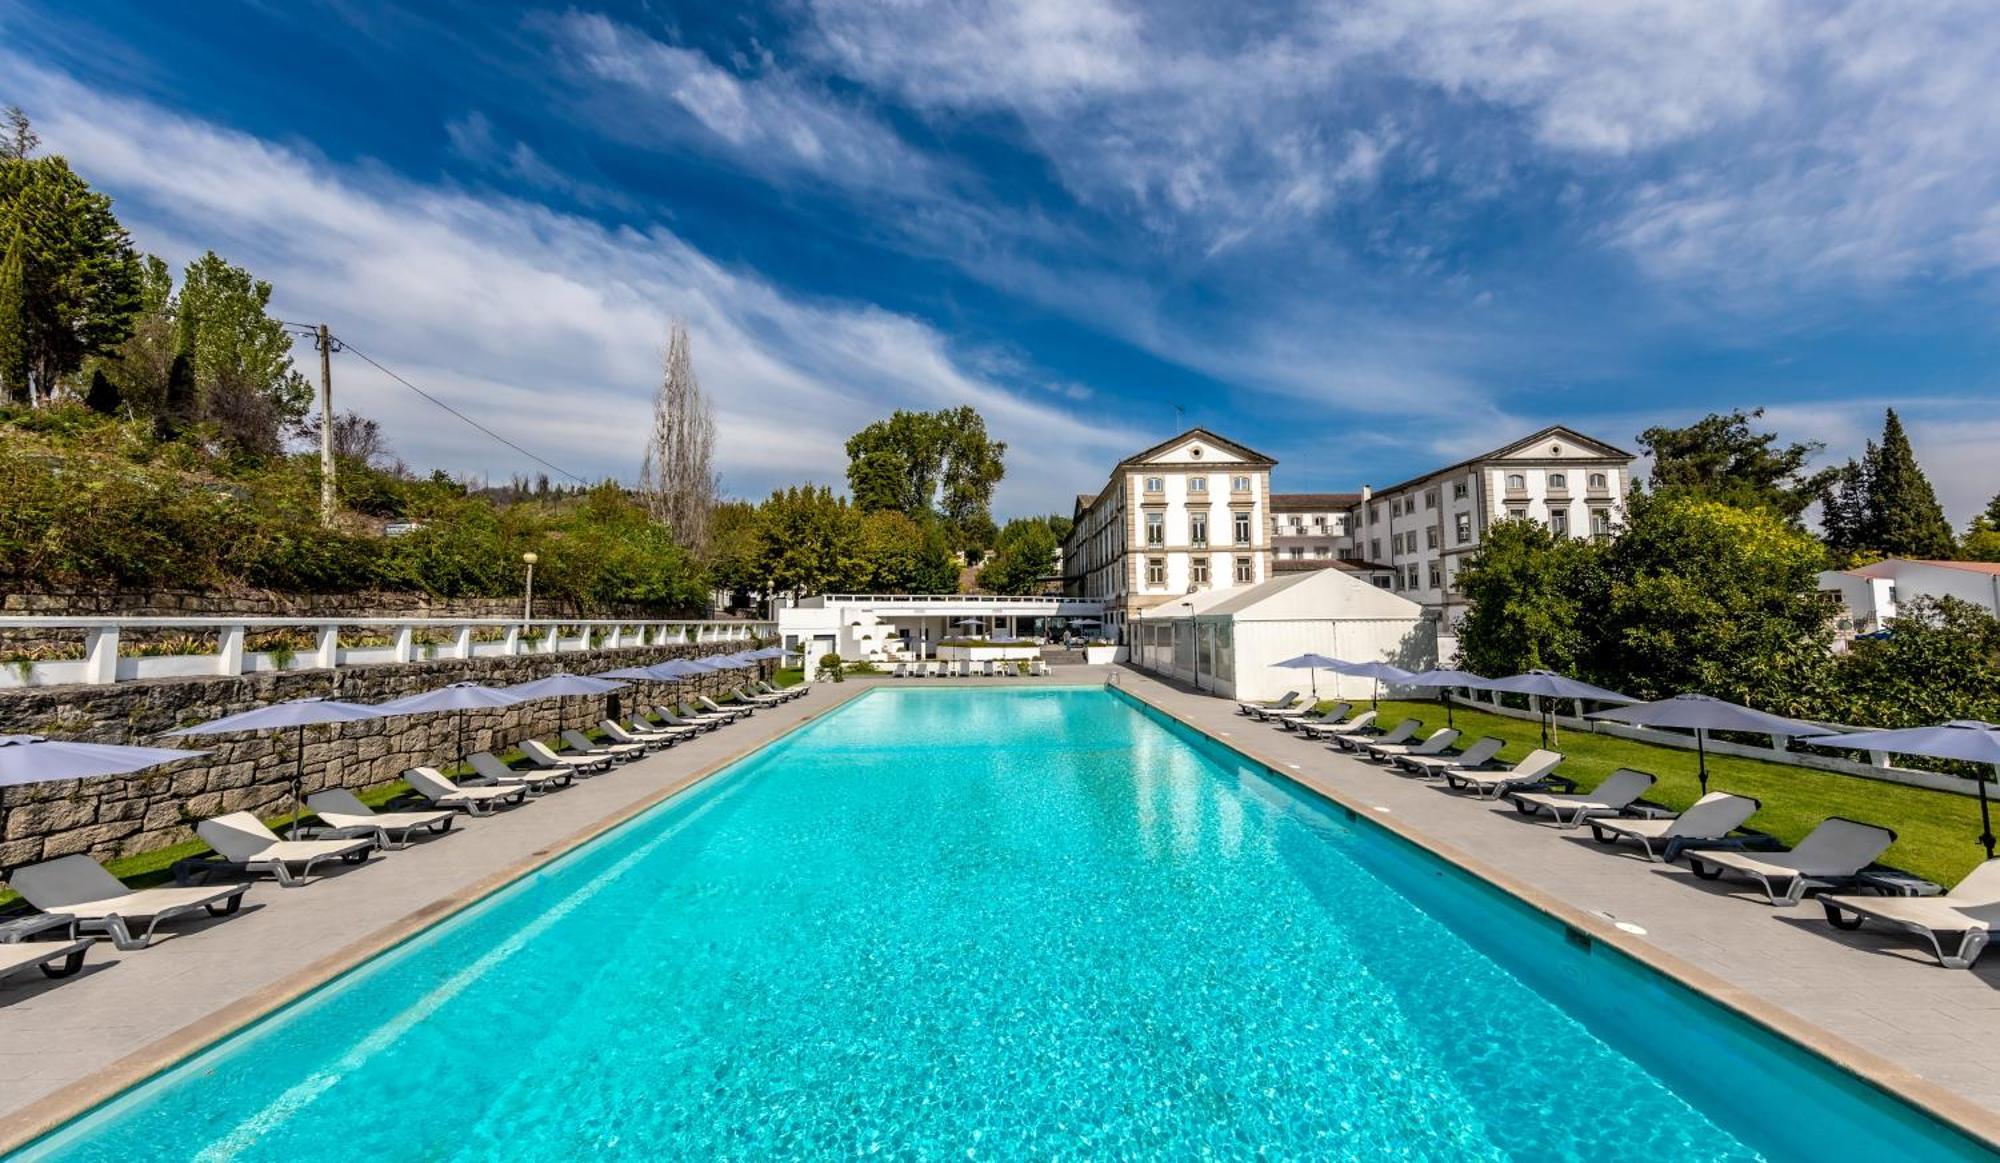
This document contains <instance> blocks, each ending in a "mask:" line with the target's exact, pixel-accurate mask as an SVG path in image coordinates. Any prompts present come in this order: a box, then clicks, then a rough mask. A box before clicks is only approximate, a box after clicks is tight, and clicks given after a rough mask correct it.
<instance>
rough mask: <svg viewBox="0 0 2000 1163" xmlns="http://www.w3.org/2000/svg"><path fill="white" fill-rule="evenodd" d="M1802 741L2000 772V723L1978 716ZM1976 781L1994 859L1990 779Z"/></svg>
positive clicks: (1983, 833)
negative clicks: (1984, 766)
mask: <svg viewBox="0 0 2000 1163" xmlns="http://www.w3.org/2000/svg"><path fill="white" fill-rule="evenodd" d="M1802 742H1806V743H1810V744H1812V745H1813V746H1815V747H1853V748H1857V749H1862V750H1867V751H1887V752H1892V753H1894V754H1897V755H1922V756H1926V757H1928V758H1931V759H1963V760H1965V761H1966V762H1968V763H1985V764H1990V765H1992V767H1993V770H1994V774H1995V775H2000V727H1996V726H1994V725H1993V724H1992V723H1982V722H1980V721H1979V720H1977V719H1957V720H1954V721H1952V722H1949V723H1940V724H1938V725H1937V726H1935V727H1908V728H1904V729H1903V730H1899V731H1851V732H1848V733H1847V734H1835V735H1818V736H1814V737H1812V738H1809V739H1805V740H1802ZM1975 782H1976V783H1977V784H1978V785H1979V842H1980V843H1981V844H1983V845H1985V846H1986V858H1987V859H1988V860H1991V859H1993V815H1992V811H1991V809H1990V808H1989V807H1988V806H1987V802H1986V780H1985V779H1984V778H1981V779H1978V780H1976V781H1975Z"/></svg>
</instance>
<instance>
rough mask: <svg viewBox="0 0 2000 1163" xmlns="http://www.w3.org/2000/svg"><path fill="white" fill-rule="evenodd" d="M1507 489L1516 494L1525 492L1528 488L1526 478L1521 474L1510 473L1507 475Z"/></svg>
mask: <svg viewBox="0 0 2000 1163" xmlns="http://www.w3.org/2000/svg"><path fill="white" fill-rule="evenodd" d="M1507 488H1508V489H1510V490H1511V491H1513V492H1517V493H1518V492H1525V491H1526V490H1527V488H1528V478H1527V477H1526V476H1524V475H1523V474H1521V473H1518V472H1510V473H1508V474H1507Z"/></svg>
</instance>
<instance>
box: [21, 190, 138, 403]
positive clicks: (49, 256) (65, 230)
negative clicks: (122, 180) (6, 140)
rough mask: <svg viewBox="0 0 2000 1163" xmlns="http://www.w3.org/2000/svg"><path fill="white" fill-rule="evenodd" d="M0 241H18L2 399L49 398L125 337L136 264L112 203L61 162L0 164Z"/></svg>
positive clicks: (135, 298) (135, 295)
mask: <svg viewBox="0 0 2000 1163" xmlns="http://www.w3.org/2000/svg"><path fill="white" fill-rule="evenodd" d="M0 238H5V239H8V240H9V242H8V246H9V249H10V250H11V249H12V248H13V246H14V245H15V241H16V240H18V242H19V245H20V255H19V260H18V261H19V263H20V272H19V275H18V276H16V279H17V281H16V286H18V290H17V291H12V292H7V293H8V294H11V295H13V296H14V297H15V298H17V299H18V318H19V325H18V326H19V335H20V339H19V341H18V342H19V344H20V347H21V350H20V352H19V354H18V355H12V356H10V357H9V358H11V359H13V360H14V361H15V365H16V367H25V368H26V375H25V377H24V379H23V380H22V381H21V382H19V383H16V382H15V381H14V378H13V377H12V376H11V375H10V376H9V379H8V383H7V385H6V386H7V389H8V391H9V393H10V396H9V398H11V399H15V400H25V401H28V402H34V401H37V400H45V399H49V398H52V397H53V396H54V393H55V390H56V387H57V385H58V384H59V383H60V382H61V381H62V379H63V377H65V376H67V375H70V374H72V373H74V372H75V371H77V370H78V369H79V368H81V367H82V366H83V361H84V360H85V359H87V358H89V357H91V356H94V355H100V354H103V353H105V352H108V351H110V350H111V349H112V348H114V347H116V346H117V345H118V344H119V343H120V342H121V341H123V340H124V338H125V336H126V335H127V333H128V332H129V331H130V328H131V319H132V314H133V312H134V311H135V310H136V309H137V307H138V299H139V259H138V255H137V253H136V252H134V251H133V249H132V240H131V237H130V236H129V235H127V234H126V233H125V228H124V227H122V226H120V225H119V224H118V219H117V217H116V216H115V215H113V214H112V212H111V199H110V198H108V197H106V196H104V195H103V194H99V193H96V192H94V191H93V190H91V188H90V186H89V184H88V183H86V182H85V181H84V180H83V179H82V178H80V177H78V176H77V175H76V174H75V173H74V172H72V171H71V170H70V168H69V163H67V162H65V161H64V160H63V159H61V158H9V159H7V160H0Z"/></svg>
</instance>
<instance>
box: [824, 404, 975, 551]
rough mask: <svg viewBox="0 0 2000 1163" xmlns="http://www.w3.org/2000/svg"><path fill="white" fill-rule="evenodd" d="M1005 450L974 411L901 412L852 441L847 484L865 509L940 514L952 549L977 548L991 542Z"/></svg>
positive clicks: (857, 503) (917, 516) (914, 515)
mask: <svg viewBox="0 0 2000 1163" xmlns="http://www.w3.org/2000/svg"><path fill="white" fill-rule="evenodd" d="M1006 453H1007V446H1006V444H1004V443H1002V442H1000V441H996V440H993V439H991V438H990V437H989V436H988V435H987V432H986V421H985V420H984V418H982V417H981V416H980V415H979V413H978V412H977V411H976V410H974V409H972V408H969V407H964V408H949V409H945V410H943V411H938V412H905V411H900V410H899V411H897V412H896V413H894V414H893V415H891V416H890V417H889V418H888V419H887V420H878V421H876V422H875V423H873V424H870V425H869V426H868V427H866V428H863V429H862V430H861V431H859V432H857V433H855V434H854V435H853V436H851V437H849V438H848V441H847V487H848V491H849V492H850V493H851V494H852V495H853V497H854V504H855V506H856V507H857V508H858V509H860V510H861V511H863V512H870V513H872V512H880V511H885V510H887V511H894V512H899V513H902V514H903V515H904V516H906V517H909V518H911V519H912V520H918V521H921V520H924V519H926V518H928V517H931V516H936V517H939V518H941V519H942V520H943V521H944V525H945V531H946V534H947V536H948V538H949V540H950V543H951V545H952V547H953V548H956V549H963V550H975V551H976V550H980V549H984V548H986V547H988V546H990V545H991V544H992V539H993V536H994V527H993V518H992V516H991V513H990V508H991V505H992V501H993V489H994V487H995V486H996V485H998V484H999V483H1000V480H1001V478H1002V477H1003V476H1004V475H1005V474H1006V467H1005V458H1006Z"/></svg>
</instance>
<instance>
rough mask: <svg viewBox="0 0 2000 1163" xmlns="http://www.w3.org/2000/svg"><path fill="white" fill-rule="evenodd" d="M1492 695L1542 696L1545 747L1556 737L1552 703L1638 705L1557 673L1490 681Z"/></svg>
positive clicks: (1536, 672) (1541, 672) (1627, 697)
mask: <svg viewBox="0 0 2000 1163" xmlns="http://www.w3.org/2000/svg"><path fill="white" fill-rule="evenodd" d="M1486 689H1487V690H1489V691H1507V692H1509V693H1511V694H1517V695H1539V696H1541V699H1542V746H1544V747H1547V746H1548V745H1549V737H1550V736H1551V735H1553V734H1554V727H1555V707H1554V705H1553V704H1552V703H1550V702H1549V700H1550V699H1577V700H1579V701H1581V700H1583V699H1593V700H1595V701H1597V702H1600V703H1636V702H1638V701H1639V700H1638V699H1635V698H1633V697H1632V696H1631V695H1621V694H1619V693H1618V692H1617V691H1613V690H1606V689H1605V688H1603V687H1601V686H1592V685H1590V684H1589V683H1587V682H1582V681H1579V680H1577V679H1573V678H1567V677H1565V676H1563V675H1560V674H1557V673H1556V672H1555V671H1553V670H1531V671H1528V672H1527V673H1526V674H1510V675H1508V676H1507V677H1506V678H1489V679H1487V680H1486Z"/></svg>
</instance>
